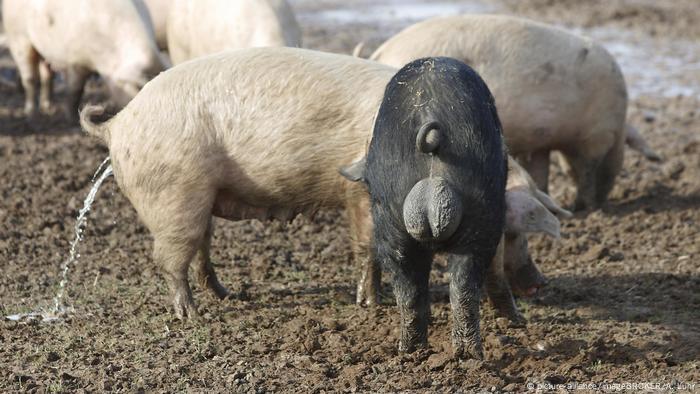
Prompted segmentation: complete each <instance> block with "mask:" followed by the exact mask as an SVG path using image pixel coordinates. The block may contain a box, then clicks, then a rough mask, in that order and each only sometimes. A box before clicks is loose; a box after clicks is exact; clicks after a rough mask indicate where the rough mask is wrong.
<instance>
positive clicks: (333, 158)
mask: <svg viewBox="0 0 700 394" xmlns="http://www.w3.org/2000/svg"><path fill="white" fill-rule="evenodd" d="M395 72H396V69H394V68H391V67H388V66H385V65H382V64H379V63H376V62H371V61H367V60H362V59H357V58H353V57H349V56H343V55H336V54H328V53H322V52H316V51H309V50H303V49H296V48H255V49H242V50H236V51H229V52H223V53H220V54H216V55H211V56H206V57H202V58H199V59H196V60H193V61H190V62H186V63H183V64H181V65H178V66H176V67H174V68H172V69H170V70H168V71H166V72H164V73H162V74H161V75H160V76H158V77H157V78H155V79H154V80H152V81H151V82H149V83H148V84H147V85H146V86H145V87H144V89H143V90H142V91H141V92H140V93H139V94H138V95H137V96H136V97H135V98H134V100H132V101H131V102H130V103H129V105H127V107H126V108H125V109H124V110H122V111H121V112H120V113H118V114H117V115H116V116H114V117H113V118H112V119H110V120H109V121H107V122H105V123H101V124H95V123H93V121H92V120H91V117H92V116H94V115H96V114H99V113H100V112H101V110H102V109H101V108H100V107H95V106H89V107H86V108H85V109H84V110H83V111H82V112H81V124H82V126H83V128H84V129H85V130H86V131H87V132H88V133H89V134H91V135H94V136H97V137H99V138H101V139H102V140H103V141H104V142H105V143H106V144H107V145H108V147H109V150H110V157H111V160H112V165H113V168H114V174H115V177H116V180H117V183H118V184H119V186H120V188H121V190H122V191H123V193H124V194H125V195H126V196H127V197H128V199H129V200H130V201H131V203H132V204H133V205H134V207H135V208H136V211H137V212H138V214H139V217H140V218H141V220H143V222H144V223H145V224H146V226H147V227H148V228H149V230H150V231H151V233H152V234H153V237H154V251H153V254H154V260H155V261H156V263H157V264H159V265H160V266H161V267H163V269H164V271H165V274H166V275H165V276H166V278H167V281H168V284H169V287H170V289H171V291H172V299H173V303H174V306H175V312H176V314H177V315H178V316H179V317H185V316H190V315H193V314H196V313H197V310H196V308H195V304H194V301H193V298H192V293H191V291H190V287H189V283H188V278H187V269H188V267H189V264H190V261H191V260H193V259H194V260H196V265H195V267H196V271H197V277H198V280H199V282H200V283H201V284H202V286H205V287H208V288H209V289H210V290H212V291H213V293H214V294H215V295H217V296H218V297H221V298H223V297H226V296H227V294H228V291H227V290H226V288H224V287H223V286H222V285H221V284H220V283H219V281H218V280H217V278H216V274H215V273H214V270H213V267H212V264H211V261H210V258H209V246H210V241H211V234H212V217H213V216H215V217H220V218H225V219H229V220H241V219H259V220H265V219H273V218H274V219H280V220H290V219H292V218H294V217H295V216H296V215H297V214H298V213H305V212H306V213H308V212H314V211H315V210H317V209H318V208H321V207H330V208H333V207H338V208H346V209H347V210H348V217H349V219H350V227H351V235H352V240H353V251H354V252H355V254H356V258H357V259H358V260H359V262H360V263H361V264H362V265H363V266H364V267H365V271H367V270H368V269H370V270H371V267H376V264H375V263H374V262H373V261H371V259H370V257H369V256H368V244H369V238H370V234H371V231H372V224H371V219H370V216H369V208H368V203H369V201H368V196H367V192H366V190H365V189H364V187H363V186H362V185H361V184H359V183H353V182H349V181H347V180H346V179H344V178H343V177H341V176H340V175H339V173H338V169H339V168H340V167H343V166H345V165H347V164H348V163H351V162H354V161H355V160H357V159H359V158H361V157H363V156H364V154H365V150H366V146H367V143H368V142H369V139H370V138H371V135H372V129H373V124H374V115H375V114H376V112H377V109H378V108H379V104H380V102H381V100H382V97H383V93H384V88H385V86H386V84H387V83H388V81H389V80H390V79H391V77H392V76H393V75H394V73H395ZM520 198H521V199H524V200H528V199H532V197H530V196H528V195H527V194H522V193H521V194H520ZM537 198H539V197H537ZM514 201H516V203H515V204H514V206H519V205H518V204H521V203H520V202H518V201H519V199H518V197H517V196H516V197H515V198H514ZM525 205H526V204H525ZM518 212H521V213H520V214H522V215H526V216H529V215H533V217H535V216H539V217H540V220H539V222H541V223H543V224H541V225H540V226H539V227H538V226H537V224H536V223H537V222H538V220H537V218H534V219H535V220H534V222H532V223H530V222H528V221H527V220H523V219H522V218H520V217H519V215H520V214H518V213H515V214H509V215H507V216H508V217H509V218H511V222H512V223H511V227H512V228H514V229H515V230H521V229H522V230H525V231H530V230H535V231H547V232H550V233H552V232H556V233H558V221H557V222H556V228H553V227H552V222H551V220H550V221H549V222H548V221H546V220H545V219H544V217H546V216H547V214H549V211H547V210H544V211H542V210H534V211H533V210H531V209H520V210H519V211H518ZM549 215H551V214H549ZM554 220H556V218H555V219H554ZM523 223H526V224H523ZM528 226H529V227H528ZM368 267H369V268H368ZM502 271H503V269H502V264H501V273H502ZM370 275H371V274H370ZM364 279H366V278H364ZM499 279H500V280H501V282H502V281H503V277H502V275H501V276H500V277H499ZM377 280H378V278H377ZM360 283H361V285H362V283H363V281H361V282H360ZM505 287H507V286H505ZM505 287H504V286H502V285H501V286H500V287H499V289H497V290H498V291H496V290H494V293H496V292H498V294H502V293H503V291H505V290H507V291H508V293H507V295H508V296H510V291H509V290H508V289H506V288H505ZM504 289H505V290H504ZM487 290H488V289H487ZM373 291H376V289H373ZM363 293H364V290H363ZM358 297H359V295H358ZM370 298H371V297H370ZM368 301H371V300H370V299H368ZM508 301H509V302H510V303H511V304H512V299H509V300H508ZM505 309H507V307H505ZM503 313H504V314H508V311H507V310H504V311H503Z"/></svg>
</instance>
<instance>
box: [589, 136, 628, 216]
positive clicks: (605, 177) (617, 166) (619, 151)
mask: <svg viewBox="0 0 700 394" xmlns="http://www.w3.org/2000/svg"><path fill="white" fill-rule="evenodd" d="M624 149H625V140H624V138H618V140H617V141H616V142H615V144H614V145H613V147H612V148H610V150H609V151H608V153H607V154H606V155H605V157H604V158H603V160H602V162H601V163H600V166H599V167H598V172H597V174H596V195H595V202H596V204H597V205H598V206H600V205H601V204H603V203H604V202H605V201H606V200H607V199H608V194H610V191H611V190H612V188H613V186H615V178H616V177H617V174H618V173H619V172H620V170H621V169H622V162H623V160H624V156H625V152H624Z"/></svg>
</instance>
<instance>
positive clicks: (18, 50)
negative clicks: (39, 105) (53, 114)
mask: <svg viewBox="0 0 700 394" xmlns="http://www.w3.org/2000/svg"><path fill="white" fill-rule="evenodd" d="M10 52H11V53H12V58H13V59H14V60H15V63H17V69H18V71H19V75H20V81H21V82H22V88H23V89H24V114H25V115H26V116H28V117H34V116H35V115H36V85H37V82H38V78H39V70H38V65H39V54H38V53H37V52H36V50H35V49H34V48H33V47H32V45H31V44H30V43H29V41H28V40H24V39H19V38H17V39H16V40H11V41H10Z"/></svg>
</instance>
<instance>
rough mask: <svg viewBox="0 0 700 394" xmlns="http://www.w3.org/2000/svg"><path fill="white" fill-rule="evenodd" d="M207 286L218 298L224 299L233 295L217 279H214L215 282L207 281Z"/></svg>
mask: <svg viewBox="0 0 700 394" xmlns="http://www.w3.org/2000/svg"><path fill="white" fill-rule="evenodd" d="M207 287H208V288H209V291H211V293H212V294H213V295H214V296H216V298H218V299H220V300H226V299H230V298H232V297H233V294H231V291H230V290H229V289H227V288H226V287H225V286H224V285H222V284H221V283H219V282H218V281H216V283H209V284H208V286H207Z"/></svg>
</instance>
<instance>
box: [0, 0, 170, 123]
mask: <svg viewBox="0 0 700 394" xmlns="http://www.w3.org/2000/svg"><path fill="white" fill-rule="evenodd" d="M2 6H3V10H2V11H3V19H4V23H5V30H6V32H7V38H8V45H9V48H10V52H11V54H12V57H13V58H14V60H15V62H16V63H17V68H18V69H19V73H20V77H21V80H22V86H23V87H24V91H25V94H26V98H25V105H24V110H25V113H27V115H30V116H31V115H34V114H35V113H36V103H35V102H36V90H35V88H36V87H35V85H36V82H37V79H40V80H41V97H40V107H41V109H42V110H44V111H45V110H48V108H49V107H50V95H51V89H52V86H51V82H52V69H57V70H64V71H66V73H67V75H66V77H67V78H66V79H67V85H68V101H67V103H66V106H65V110H66V113H67V115H68V116H69V117H70V118H75V117H77V113H78V111H77V108H78V103H79V102H80V98H81V96H82V93H83V88H84V85H85V81H86V80H87V78H88V76H89V75H90V74H91V73H92V72H97V73H99V74H100V75H101V76H102V77H103V78H104V79H105V80H106V81H107V84H108V86H109V87H110V90H111V93H112V98H113V99H114V100H115V101H116V103H117V104H118V105H120V106H123V105H125V104H126V102H128V100H130V99H131V98H132V97H133V96H135V95H136V93H138V91H139V89H140V88H141V87H142V86H143V85H144V84H145V83H146V82H147V81H148V80H149V79H150V78H152V77H154V76H155V75H157V74H158V73H159V72H160V71H162V70H163V69H164V67H165V64H164V63H163V61H162V59H161V58H160V54H159V53H158V50H157V48H156V46H155V42H154V38H153V31H152V29H151V27H150V21H147V20H144V18H143V15H142V14H140V13H139V10H138V9H137V7H136V6H135V5H134V3H133V2H132V1H131V0H122V1H115V0H61V1H51V0H5V1H3V5H2Z"/></svg>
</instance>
